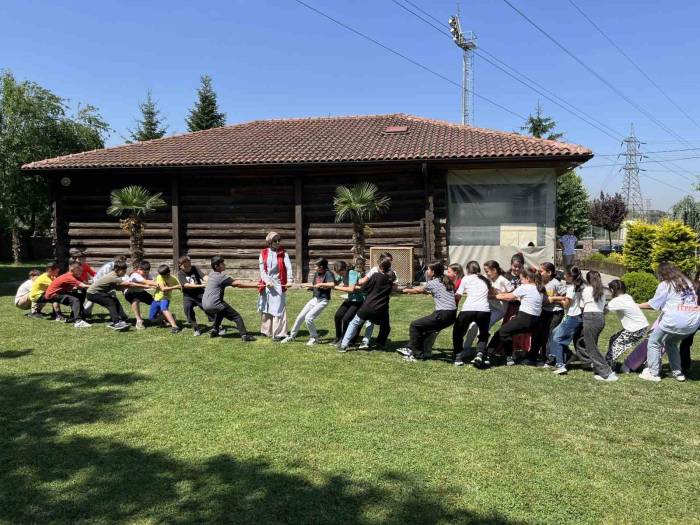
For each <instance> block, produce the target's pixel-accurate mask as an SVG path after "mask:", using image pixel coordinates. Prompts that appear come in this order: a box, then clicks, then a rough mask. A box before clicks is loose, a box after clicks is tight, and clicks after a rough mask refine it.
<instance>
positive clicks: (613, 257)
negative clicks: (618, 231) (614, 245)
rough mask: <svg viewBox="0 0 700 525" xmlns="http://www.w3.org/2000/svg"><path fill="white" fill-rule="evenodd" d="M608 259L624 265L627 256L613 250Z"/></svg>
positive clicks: (610, 261)
mask: <svg viewBox="0 0 700 525" xmlns="http://www.w3.org/2000/svg"><path fill="white" fill-rule="evenodd" d="M606 261H607V262H609V263H613V264H619V265H622V266H624V264H625V257H624V255H622V254H621V253H616V252H612V253H611V254H610V255H608V256H607V258H606Z"/></svg>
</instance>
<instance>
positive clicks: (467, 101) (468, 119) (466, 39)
mask: <svg viewBox="0 0 700 525" xmlns="http://www.w3.org/2000/svg"><path fill="white" fill-rule="evenodd" d="M448 24H449V25H450V33H452V38H453V40H454V42H455V44H457V47H459V48H460V49H461V50H462V124H473V123H474V50H475V49H476V35H475V34H474V32H473V31H467V32H466V33H464V32H462V25H461V23H460V21H459V7H457V14H456V15H455V16H452V17H450V19H449V20H448Z"/></svg>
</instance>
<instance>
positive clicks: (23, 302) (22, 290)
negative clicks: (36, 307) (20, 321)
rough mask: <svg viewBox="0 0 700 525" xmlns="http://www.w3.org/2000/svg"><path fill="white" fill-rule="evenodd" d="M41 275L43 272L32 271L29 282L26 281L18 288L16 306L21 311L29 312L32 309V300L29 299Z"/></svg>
mask: <svg viewBox="0 0 700 525" xmlns="http://www.w3.org/2000/svg"><path fill="white" fill-rule="evenodd" d="M40 275H41V272H40V271H39V270H37V269H34V270H30V271H29V275H28V278H27V280H26V281H24V282H23V283H22V284H21V285H20V286H19V288H17V293H16V294H15V306H16V307H17V308H19V309H20V310H29V309H30V308H31V307H32V300H31V299H30V298H29V294H30V292H31V291H32V285H33V284H34V281H35V280H36V278H37V277H39V276H40Z"/></svg>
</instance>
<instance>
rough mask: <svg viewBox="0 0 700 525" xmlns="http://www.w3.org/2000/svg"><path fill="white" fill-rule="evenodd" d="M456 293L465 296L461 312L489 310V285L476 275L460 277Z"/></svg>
mask: <svg viewBox="0 0 700 525" xmlns="http://www.w3.org/2000/svg"><path fill="white" fill-rule="evenodd" d="M457 295H459V296H462V297H463V296H466V300H465V301H464V304H463V305H462V311H463V312H490V311H491V307H490V306H489V287H488V286H487V285H486V283H485V282H484V281H482V280H481V279H480V278H479V276H478V275H475V274H470V275H465V276H464V278H462V282H461V283H460V284H459V289H458V290H457Z"/></svg>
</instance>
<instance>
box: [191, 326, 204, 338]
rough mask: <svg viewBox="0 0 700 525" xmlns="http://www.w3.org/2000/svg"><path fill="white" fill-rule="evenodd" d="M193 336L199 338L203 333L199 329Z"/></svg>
mask: <svg viewBox="0 0 700 525" xmlns="http://www.w3.org/2000/svg"><path fill="white" fill-rule="evenodd" d="M192 335H193V336H195V337H199V336H200V335H202V332H200V330H199V328H197V329H196V330H195V331H194V332H193V333H192Z"/></svg>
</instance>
